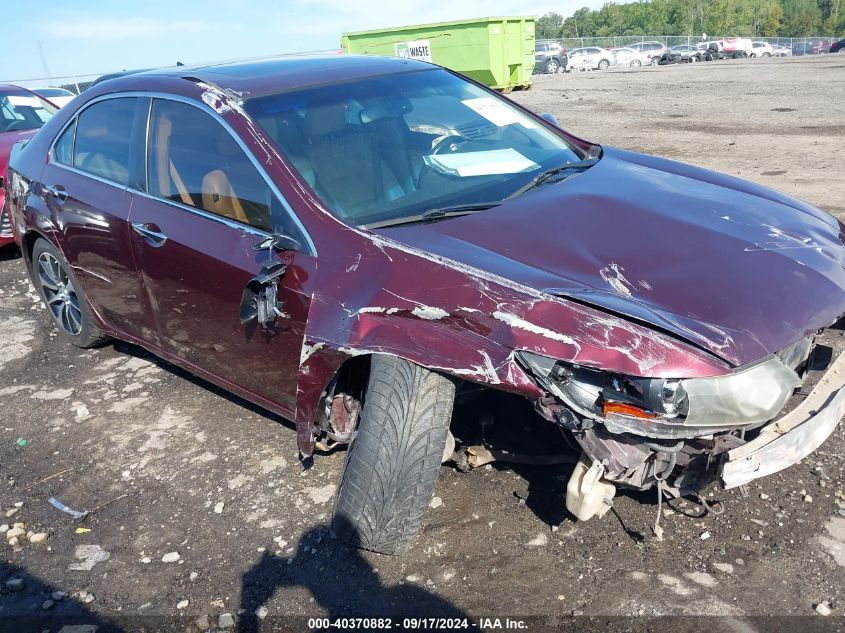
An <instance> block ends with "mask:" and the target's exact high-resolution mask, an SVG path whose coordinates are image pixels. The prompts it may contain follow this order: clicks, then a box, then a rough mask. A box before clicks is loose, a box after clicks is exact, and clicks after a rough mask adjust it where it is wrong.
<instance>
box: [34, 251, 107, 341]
mask: <svg viewBox="0 0 845 633" xmlns="http://www.w3.org/2000/svg"><path fill="white" fill-rule="evenodd" d="M32 267H33V281H34V283H35V286H36V288H37V290H38V294H40V295H41V299H42V300H43V301H44V305H46V306H47V311H48V312H49V313H50V316H51V317H52V319H53V322H54V323H55V324H56V325H57V326H58V327H59V329H60V330H62V332H64V333H65V334H66V335H67V336H68V338H70V341H71V343H73V344H74V345H76V346H77V347H82V348H87V347H95V346H97V345H100V344H102V343H104V342H105V341H107V340H108V337H107V336H106V335H105V334H103V332H101V331H100V329H99V328H98V327H97V325H96V324H95V322H94V316H93V314H92V313H91V309H90V308H89V307H88V303H87V302H86V300H85V297H84V295H83V294H82V290H81V286H80V285H79V280H78V279H77V278H76V275H74V273H73V270H72V269H71V267H70V265H69V264H68V263H67V261H66V260H65V258H64V256H63V255H62V254H61V253H60V252H59V250H58V249H57V248H56V247H55V246H53V245H52V244H51V243H50V242H48V241H47V240H45V239H44V238H39V239H38V240H37V241H36V242H35V245H34V246H33V247H32Z"/></svg>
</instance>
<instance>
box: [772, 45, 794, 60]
mask: <svg viewBox="0 0 845 633" xmlns="http://www.w3.org/2000/svg"><path fill="white" fill-rule="evenodd" d="M772 56H773V57H792V48H791V47H789V46H782V45H780V44H772Z"/></svg>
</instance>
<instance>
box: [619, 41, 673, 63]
mask: <svg viewBox="0 0 845 633" xmlns="http://www.w3.org/2000/svg"><path fill="white" fill-rule="evenodd" d="M628 48H633V49H634V50H635V51H639V52H640V53H642V54H643V55H645V57H646V59H647V60H648V63H650V64H657V60H658V59H659V58H660V56H661V55H662V54H663V53H665V52H666V51H668V50H669V48H668V47H667V46H666V45H665V44H663V43H661V42H656V41H651V42H637V43H636V44H629V45H628Z"/></svg>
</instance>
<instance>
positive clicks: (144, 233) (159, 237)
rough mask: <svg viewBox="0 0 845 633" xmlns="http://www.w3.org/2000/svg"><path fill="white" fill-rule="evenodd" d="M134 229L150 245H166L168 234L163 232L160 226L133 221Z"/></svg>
mask: <svg viewBox="0 0 845 633" xmlns="http://www.w3.org/2000/svg"><path fill="white" fill-rule="evenodd" d="M132 229H133V230H134V231H135V232H136V233H137V234H138V235H140V236H141V237H143V238H144V239H145V240H146V242H147V244H149V245H150V246H155V247H156V248H158V247H159V246H164V243H165V242H166V241H167V236H166V235H165V234H164V233H162V232H161V231H160V230H159V228H158V226H156V225H155V224H149V223H146V222H144V223H141V222H139V223H135V222H133V223H132Z"/></svg>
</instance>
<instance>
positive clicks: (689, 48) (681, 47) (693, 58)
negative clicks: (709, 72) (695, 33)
mask: <svg viewBox="0 0 845 633" xmlns="http://www.w3.org/2000/svg"><path fill="white" fill-rule="evenodd" d="M668 52H669V53H673V54H678V55H680V56H681V61H683V62H700V61H703V60H704V55H703V53H702V52H701V51H700V50H699V48H698V46H696V45H695V44H678V45H677V46H673V47H672V48H670V49H669V51H668ZM663 56H664V57H665V56H666V53H664V54H663Z"/></svg>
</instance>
